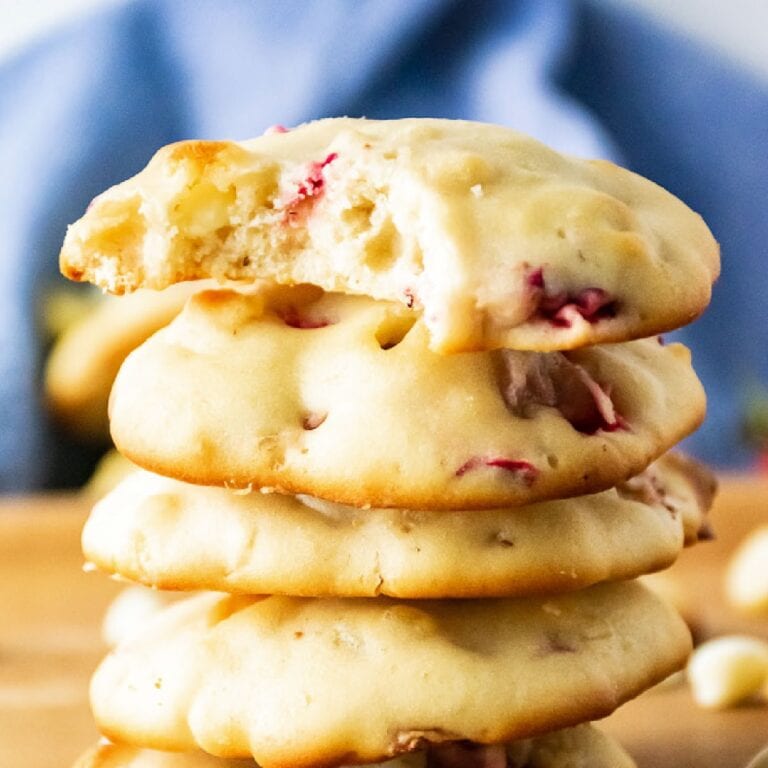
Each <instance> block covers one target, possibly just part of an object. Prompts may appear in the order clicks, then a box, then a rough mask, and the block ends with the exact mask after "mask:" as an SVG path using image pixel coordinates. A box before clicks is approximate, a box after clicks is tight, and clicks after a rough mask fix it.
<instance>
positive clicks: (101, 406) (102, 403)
mask: <svg viewBox="0 0 768 768" xmlns="http://www.w3.org/2000/svg"><path fill="white" fill-rule="evenodd" d="M199 289H200V283H199V282H189V283H181V284H178V285H175V286H172V287H171V288H169V289H168V290H164V291H137V292H136V293H134V294H133V295H131V296H126V297H125V298H124V299H122V300H116V299H113V298H112V297H108V296H104V297H101V298H93V297H89V298H87V299H82V300H79V301H78V300H76V299H71V300H69V299H68V298H66V297H64V296H59V297H56V298H54V299H53V301H52V307H51V308H50V309H49V311H48V312H47V313H46V314H47V315H48V316H49V317H47V318H46V320H47V325H48V327H49V328H50V329H51V330H52V331H54V332H55V331H56V330H59V331H60V334H59V335H58V337H57V339H56V341H55V343H54V345H53V348H52V350H51V353H50V356H49V358H48V361H47V364H46V368H45V399H46V404H47V406H48V409H49V411H50V412H51V414H52V416H53V418H54V419H55V421H56V422H57V423H58V424H59V425H61V426H62V428H63V429H64V430H65V431H66V432H67V433H68V434H70V435H71V436H73V437H75V438H76V439H77V440H78V441H82V442H85V443H89V444H96V445H106V444H107V443H108V442H109V422H108V419H107V402H108V400H109V392H110V390H111V389H112V382H113V381H114V379H115V376H116V375H117V371H118V369H119V368H120V365H121V364H122V362H123V360H124V359H125V357H126V356H127V355H128V353H129V352H131V351H132V350H133V349H135V348H136V347H137V346H138V345H139V344H141V343H142V342H144V341H145V340H146V339H148V338H149V337H150V336H151V335H152V334H153V333H155V331H157V330H159V329H160V328H162V327H164V326H166V325H167V324H168V323H170V322H171V320H173V318H174V317H175V316H176V315H177V314H178V313H179V312H180V311H181V308H182V307H183V306H184V303H185V301H186V300H187V298H188V297H189V296H191V295H192V294H193V293H195V291H197V290H199ZM70 298H71V297H70Z"/></svg>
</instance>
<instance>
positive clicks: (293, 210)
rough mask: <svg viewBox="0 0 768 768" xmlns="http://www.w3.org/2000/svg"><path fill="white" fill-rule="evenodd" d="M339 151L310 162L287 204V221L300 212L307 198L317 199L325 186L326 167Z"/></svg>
mask: <svg viewBox="0 0 768 768" xmlns="http://www.w3.org/2000/svg"><path fill="white" fill-rule="evenodd" d="M338 156H339V155H338V153H337V152H331V153H330V154H329V155H328V156H327V157H326V158H325V160H323V161H321V162H320V161H318V162H314V163H310V164H309V169H308V173H307V175H306V177H305V178H304V180H303V181H301V182H299V185H298V187H297V189H296V194H295V195H294V197H292V198H291V199H290V200H288V202H287V203H286V204H285V217H286V221H289V222H290V221H291V220H292V219H293V218H294V217H296V216H297V215H298V213H299V210H300V209H301V207H302V203H303V202H304V201H305V200H310V199H315V200H316V199H317V198H318V197H320V195H322V193H323V189H324V188H325V169H326V167H327V166H329V165H330V164H331V163H332V162H333V161H334V160H336V158H337V157H338Z"/></svg>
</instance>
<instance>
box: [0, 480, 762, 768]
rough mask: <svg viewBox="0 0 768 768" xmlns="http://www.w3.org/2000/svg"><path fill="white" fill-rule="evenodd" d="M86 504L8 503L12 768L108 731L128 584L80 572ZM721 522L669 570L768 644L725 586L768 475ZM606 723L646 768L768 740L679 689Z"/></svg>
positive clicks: (738, 762)
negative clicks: (118, 612)
mask: <svg viewBox="0 0 768 768" xmlns="http://www.w3.org/2000/svg"><path fill="white" fill-rule="evenodd" d="M86 509H87V504H86V502H85V501H83V500H81V499H80V498H78V497H76V496H51V497H44V498H40V497H34V498H24V499H7V500H5V501H0V606H2V608H3V619H2V621H1V622H0V766H2V767H3V768H5V766H8V768H11V767H13V768H54V767H55V768H67V766H69V765H71V764H72V761H73V760H74V758H75V757H76V756H77V755H78V754H79V753H80V752H81V751H82V750H83V749H84V748H85V747H86V746H88V745H89V744H90V743H92V742H93V741H94V740H95V738H96V736H97V734H96V729H95V728H94V726H93V724H92V722H91V718H90V715H89V712H88V702H87V685H88V677H89V675H90V673H91V671H92V670H93V668H94V666H95V665H96V664H97V662H98V660H99V658H100V656H101V655H102V654H103V653H104V647H103V645H102V642H101V640H100V638H99V623H100V618H101V615H102V613H103V611H104V609H105V607H106V606H107V604H108V603H109V601H110V599H111V598H112V597H113V596H114V595H115V594H116V593H117V591H118V589H119V587H118V585H116V584H115V583H114V582H112V581H110V580H109V579H107V578H105V577H103V576H100V575H98V574H86V573H83V571H82V569H81V563H82V560H81V557H80V553H79V531H80V527H81V526H82V523H83V520H84V518H85V515H86ZM713 521H714V524H715V528H716V530H717V533H718V540H717V541H716V542H712V543H707V544H703V545H699V546H697V547H695V548H693V549H692V550H690V551H687V552H685V553H684V554H683V556H682V558H681V559H680V561H679V562H678V564H677V565H675V567H674V569H672V571H670V573H671V574H675V577H676V578H678V579H679V580H680V582H681V583H682V584H683V585H684V587H683V589H684V591H685V593H686V597H687V599H688V600H689V601H690V603H691V605H692V606H693V608H692V610H693V612H694V613H695V617H696V621H697V623H699V625H700V626H701V627H702V628H703V629H704V631H705V632H706V633H708V634H710V633H711V634H715V633H720V632H728V631H747V632H751V633H753V634H759V635H762V636H764V637H767V638H768V619H766V620H763V621H760V620H747V619H744V618H742V617H739V616H738V615H736V614H735V613H734V612H733V611H732V610H730V609H729V608H728V606H727V605H726V603H725V601H724V598H723V596H722V589H721V570H722V564H723V562H724V561H725V559H726V558H727V555H728V552H729V551H730V550H731V549H732V548H733V546H734V543H735V542H737V541H739V540H740V539H741V537H742V536H743V535H744V533H745V532H746V531H747V530H748V529H749V528H750V527H751V526H753V525H755V524H756V523H757V522H759V521H763V522H768V480H765V479H764V480H759V479H756V478H753V479H745V478H732V479H726V480H725V481H724V482H723V484H722V491H721V494H720V497H719V499H718V502H717V505H716V508H715V511H714V513H713ZM766 567H768V565H767V566H766ZM603 725H604V727H605V728H606V729H607V730H609V731H610V732H612V733H614V734H615V735H617V736H618V737H619V738H620V739H621V741H622V742H623V743H624V744H625V746H626V747H627V748H628V749H629V750H630V751H631V752H632V754H633V755H635V757H636V759H637V760H638V763H639V765H640V766H641V768H673V767H674V768H689V767H690V768H693V767H694V766H695V767H696V768H710V767H711V768H715V767H717V768H730V767H731V766H733V767H734V768H743V766H744V765H745V764H746V761H747V758H748V757H749V756H750V755H751V754H753V753H754V752H755V751H756V750H757V749H758V747H759V746H760V745H762V744H764V743H768V706H751V707H742V708H739V709H735V710H731V711H728V712H722V713H710V712H704V711H702V710H699V709H697V708H696V707H695V705H694V704H693V702H692V701H691V698H690V695H689V693H688V691H687V689H686V688H685V686H678V687H675V688H670V689H667V690H663V691H653V692H651V693H648V694H646V695H645V696H642V697H640V698H639V699H637V700H635V701H634V702H631V703H630V704H628V705H626V706H625V707H623V708H622V709H621V710H619V711H618V712H617V713H616V714H614V715H613V716H611V717H610V718H608V720H606V721H604V724H603Z"/></svg>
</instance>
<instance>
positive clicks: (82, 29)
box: [0, 0, 768, 491]
mask: <svg viewBox="0 0 768 768" xmlns="http://www.w3.org/2000/svg"><path fill="white" fill-rule="evenodd" d="M0 11H2V14H3V15H2V18H3V19H4V23H3V25H2V26H0V163H1V164H2V168H3V174H2V175H0V203H1V205H0V231H2V233H3V237H2V238H0V334H1V335H0V490H2V491H19V490H25V489H36V488H46V487H62V486H72V485H79V484H80V483H82V482H83V481H84V480H85V479H86V478H87V477H88V475H89V474H90V472H91V470H92V467H93V464H94V462H95V461H96V459H97V458H98V456H100V455H101V454H102V453H103V452H104V450H105V448H106V446H107V445H108V437H107V435H106V431H105V427H104V408H105V404H104V402H103V400H104V398H105V392H106V391H108V385H109V377H110V376H111V375H112V372H113V368H114V366H115V365H116V360H118V358H119V357H120V355H121V354H125V352H126V351H127V350H128V348H130V346H131V344H135V343H138V342H139V341H140V340H141V337H142V336H144V335H146V334H148V333H150V332H151V331H152V323H161V322H165V320H163V318H165V317H166V316H167V313H168V312H172V311H174V310H173V307H171V308H170V309H169V308H168V306H164V307H162V308H159V309H158V308H156V307H154V308H153V309H152V310H149V309H143V308H138V309H135V310H133V315H132V318H133V319H130V318H129V321H128V320H115V319H114V318H113V319H108V320H104V319H103V318H102V319H101V320H99V321H98V322H97V323H96V327H97V328H99V327H101V328H106V327H109V328H111V329H112V335H113V337H115V338H116V337H118V336H119V337H120V344H121V346H120V345H118V346H119V347H120V348H119V349H117V350H116V349H115V348H113V347H109V348H105V347H104V345H103V340H102V339H100V338H99V334H98V333H97V332H95V331H94V330H93V326H92V327H91V329H90V330H88V329H87V328H86V329H85V330H84V331H83V330H81V332H80V333H81V335H80V336H77V335H74V336H73V335H72V328H73V327H75V324H76V322H78V321H81V320H82V318H83V317H84V316H85V314H87V313H89V312H91V311H92V310H94V309H95V308H96V307H97V306H98V307H99V308H100V310H101V311H104V307H103V306H102V305H103V302H101V301H100V299H99V298H98V296H95V295H94V294H93V293H92V292H90V291H89V289H88V288H87V287H85V286H69V285H67V284H66V283H65V281H63V279H61V278H59V277H58V275H57V266H56V265H57V256H58V248H59V245H60V243H61V241H62V239H63V236H64V232H65V229H66V225H67V224H68V223H70V222H72V221H74V220H75V219H76V218H78V217H79V216H80V215H81V214H82V212H83V211H84V209H85V207H86V206H87V204H88V201H89V200H90V199H91V198H93V197H94V196H95V195H96V194H98V193H99V192H100V191H102V190H103V189H104V188H106V187H107V186H109V185H111V184H113V183H116V182H118V181H120V180H122V179H124V178H126V177H127V176H129V175H132V174H133V173H135V172H136V171H138V170H139V169H140V168H141V167H143V166H144V165H145V163H146V162H147V160H148V159H149V157H150V156H151V154H152V153H153V152H154V151H155V150H156V149H157V148H158V147H159V146H161V145H162V144H165V143H168V142H170V141H174V140H178V139H181V138H191V137H202V138H235V139H240V138H247V137H250V136H253V135H257V134H259V133H261V132H262V131H263V130H264V129H265V128H266V127H267V126H269V125H271V124H274V123H283V124H285V125H295V124H297V123H299V122H303V121H305V120H308V119H312V118H316V117H323V116H329V115H339V114H348V115H355V116H356V115H366V116H369V117H401V116H406V115H414V116H427V115H429V116H436V117H457V118H468V119H476V120H485V121H489V122H497V123H502V124H505V125H509V126H510V127H514V128H517V129H519V130H522V131H524V132H527V133H530V134H532V135H534V136H536V137H537V138H539V139H541V140H543V141H545V142H547V143H549V144H551V145H553V146H554V147H556V148H557V149H560V150H562V151H566V152H571V153H574V154H577V155H581V156H600V157H608V158H610V159H613V160H615V161H617V162H620V163H621V164H623V165H626V166H628V167H630V168H632V169H633V170H636V171H638V172H639V173H642V174H643V175H646V176H648V177H650V178H652V179H654V180H655V181H657V182H659V183H660V184H662V185H663V186H665V187H667V188H668V189H670V190H671V191H672V192H674V193H675V194H677V195H678V196H680V197H681V198H682V199H683V200H685V202H687V203H688V204H689V205H690V206H691V207H693V208H694V209H696V210H697V211H699V212H700V213H702V215H703V216H704V217H705V219H706V220H707V222H708V223H709V225H710V227H711V228H712V230H713V231H714V233H715V236H716V237H717V238H718V240H719V241H720V243H721V246H722V249H723V276H722V278H721V280H720V282H719V283H718V285H717V286H716V289H715V294H714V300H713V304H712V307H711V308H710V310H709V311H708V312H707V314H706V315H705V316H704V317H703V318H702V319H701V320H700V321H697V322H696V323H694V324H693V325H691V326H690V327H688V328H686V329H683V330H682V331H680V332H678V333H677V334H675V335H676V336H677V337H679V338H681V340H683V341H684V342H685V343H687V344H689V345H690V346H691V347H692V348H693V351H694V363H695V366H696V368H697V371H698V372H699V375H700V376H701V378H702V379H703V381H704V384H705V386H706V388H707V391H708V393H709V398H710V409H709V415H708V419H707V423H706V424H705V426H704V427H703V428H702V429H701V430H700V431H699V433H698V434H697V435H696V436H694V437H693V438H691V439H690V440H689V441H688V442H687V443H686V447H687V448H688V450H690V451H691V452H693V453H695V454H697V455H699V456H701V457H703V458H704V459H706V460H708V461H710V462H712V463H714V464H715V465H716V466H719V467H727V468H739V469H746V468H750V469H756V468H757V469H759V468H760V467H761V466H762V467H763V468H764V469H765V468H766V467H768V459H766V455H768V259H767V258H766V255H767V254H766V249H767V248H768V245H766V244H767V243H768V217H767V216H766V208H768V152H766V146H768V46H766V45H765V30H766V29H768V3H766V2H765V0H732V2H731V3H729V4H728V6H727V11H726V9H725V7H724V6H723V4H722V3H719V2H714V0H677V1H676V2H674V3H669V2H663V0H602V1H600V0H536V1H533V0H479V1H478V0H473V1H470V0H413V1H405V0H403V1H402V2H399V1H398V0H361V1H358V2H355V1H353V0H259V1H258V2H254V1H252V0H49V1H48V2H45V1H43V0H37V1H36V2H35V1H34V0H26V1H25V2H23V3H22V2H14V1H13V0H0ZM107 311H109V310H107ZM137 318H143V320H142V321H141V322H139V321H138V320H137ZM120 323H123V325H122V326H121V325H120ZM115 324H117V325H115ZM117 326H119V327H120V328H121V329H122V330H121V331H120V333H117V331H116V330H115V328H116V327H117ZM67 329H69V330H67ZM65 333H69V334H70V340H69V342H68V348H67V347H66V346H65V350H64V352H62V353H60V360H59V363H58V365H59V368H58V369H57V374H56V376H58V381H59V383H60V384H61V382H62V381H63V385H62V386H60V387H59V391H58V393H57V392H55V391H54V392H51V391H49V392H48V393H47V394H46V392H44V389H43V385H42V381H43V373H44V369H45V364H46V362H45V361H46V359H47V357H48V354H49V350H50V349H51V345H52V343H53V341H54V339H55V338H56V337H57V336H58V337H59V338H65V337H64V336H62V334H65ZM102 335H103V334H102ZM65 353H66V354H65ZM62 361H63V362H62ZM118 361H119V360H118ZM78 376H79V377H80V379H79V380H78V378H77V377H78ZM67 377H69V378H67ZM78 381H79V384H78ZM73 382H74V383H73ZM86 383H89V385H90V388H89V386H87V385H86ZM76 385H77V387H78V389H79V390H80V391H81V393H82V395H83V397H85V396H88V397H90V398H91V402H92V403H95V404H94V405H92V406H89V410H88V414H89V415H90V418H88V419H86V420H85V421H78V420H77V419H76V418H75V417H73V416H72V414H73V413H76V412H82V411H83V408H82V403H81V402H80V401H76V400H74V399H73V398H72V397H71V396H70V395H71V390H72V388H73V387H74V386H76ZM54 389H55V387H54ZM99 398H101V400H100V401H99V402H96V401H97V400H98V399H99Z"/></svg>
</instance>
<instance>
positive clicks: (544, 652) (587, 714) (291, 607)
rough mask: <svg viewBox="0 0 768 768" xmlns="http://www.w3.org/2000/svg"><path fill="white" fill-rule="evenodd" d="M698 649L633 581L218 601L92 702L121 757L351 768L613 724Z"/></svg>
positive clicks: (149, 646) (132, 650)
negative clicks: (433, 596) (513, 593)
mask: <svg viewBox="0 0 768 768" xmlns="http://www.w3.org/2000/svg"><path fill="white" fill-rule="evenodd" d="M689 650H690V636H689V634H688V630H687V629H686V627H685V625H684V623H683V622H682V620H681V619H680V618H679V617H678V616H677V615H676V614H675V613H674V612H673V611H672V609H671V608H669V607H668V606H667V605H666V604H665V603H663V602H662V601H660V600H659V599H658V598H656V597H655V596H653V595H652V594H651V593H650V592H649V591H647V590H645V589H644V588H642V587H641V586H639V585H638V584H636V583H634V582H620V583H615V584H606V585H599V586H597V587H591V588H589V589H587V590H582V591H581V592H576V593H571V594H568V595H559V596H556V597H548V598H527V599H517V600H472V601H393V600H389V599H387V598H378V599H376V600H339V599H322V600H313V599H300V598H287V597H264V598H254V597H232V596H227V597H223V598H222V597H220V596H216V595H202V596H200V597H196V598H191V599H190V600H188V601H185V602H182V603H180V604H177V605H175V606H172V607H171V608H169V609H168V610H167V611H165V612H163V613H162V614H160V615H159V616H158V617H156V619H155V620H154V621H152V622H150V623H149V624H148V625H147V626H146V628H145V629H144V630H143V631H142V632H141V633H139V634H136V635H134V636H132V637H131V638H130V639H129V640H128V641H127V642H126V643H125V644H123V645H121V646H120V647H118V648H117V649H116V650H115V651H113V652H112V653H111V654H110V655H109V656H108V657H107V658H106V660H105V661H104V662H103V663H102V665H101V666H100V667H99V669H98V670H97V672H96V674H95V676H94V678H93V681H92V685H91V703H92V706H93V710H94V715H95V717H96V721H97V724H98V726H99V728H100V730H101V732H102V733H104V734H105V735H106V736H107V737H108V738H109V739H110V740H112V741H119V742H127V743H131V744H134V745H136V746H142V747H147V748H151V749H167V750H179V751H183V750H192V749H195V748H202V749H203V750H205V751H207V752H210V753H211V754H215V755H217V756H221V757H247V756H252V757H253V758H254V759H255V760H256V762H258V763H259V764H260V765H261V766H263V767H264V768H273V767H275V766H277V767H283V766H285V767H287V766H295V767H296V768H301V767H302V766H313V765H317V764H322V765H326V766H333V765H341V764H346V765H349V764H354V763H358V762H363V763H364V762H375V761H381V760H383V759H385V758H387V757H394V756H396V755H397V754H400V753H403V752H408V751H412V750H414V749H418V748H423V747H424V746H426V745H427V744H428V743H430V742H443V741H454V740H469V741H473V742H478V743H486V744H493V743H506V742H509V741H514V740H516V739H521V738H527V737H530V736H533V735H536V734H538V733H543V732H547V731H550V730H554V729H556V728H562V727H567V726H571V725H574V724H577V723H579V722H584V721H587V720H590V719H595V718H599V717H602V716H605V715H607V714H608V713H609V712H611V711H612V710H613V709H614V708H616V707H617V706H618V705H619V704H621V703H622V702H623V701H625V700H626V699H628V698H630V697H632V696H633V695H636V694H637V693H639V692H640V691H641V690H643V689H645V688H646V687H649V686H650V685H652V684H653V683H655V682H657V681H659V680H661V679H663V678H664V677H666V676H667V675H668V674H670V673H671V672H673V671H674V670H675V669H677V668H679V667H680V666H681V665H682V664H683V663H684V660H685V658H686V656H687V654H688V652H689ZM350 680H353V681H354V685H350V684H349V682H350ZM342 692H343V694H342Z"/></svg>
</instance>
